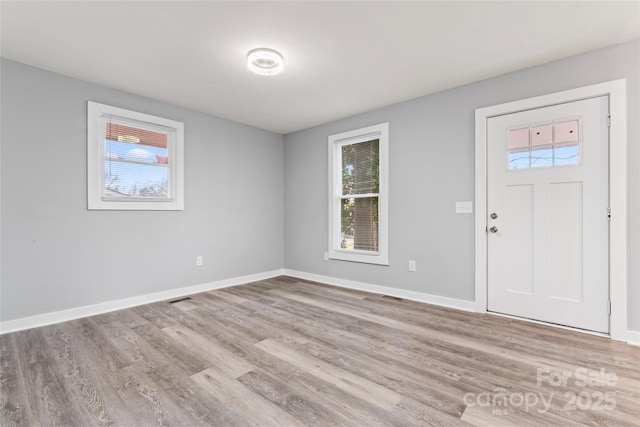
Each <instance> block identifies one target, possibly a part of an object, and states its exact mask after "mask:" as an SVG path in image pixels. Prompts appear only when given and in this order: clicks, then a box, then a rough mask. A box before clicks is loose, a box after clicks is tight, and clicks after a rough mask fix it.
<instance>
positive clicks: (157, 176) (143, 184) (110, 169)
mask: <svg viewBox="0 0 640 427" xmlns="http://www.w3.org/2000/svg"><path fill="white" fill-rule="evenodd" d="M105 137H106V140H105V141H104V171H103V173H104V189H103V194H102V198H103V199H114V198H123V199H127V198H169V196H170V189H169V150H168V145H167V134H166V133H164V132H157V131H153V130H149V129H142V128H141V127H136V126H135V125H127V124H123V123H119V122H116V121H115V120H114V119H112V118H108V119H107V120H106V122H105Z"/></svg>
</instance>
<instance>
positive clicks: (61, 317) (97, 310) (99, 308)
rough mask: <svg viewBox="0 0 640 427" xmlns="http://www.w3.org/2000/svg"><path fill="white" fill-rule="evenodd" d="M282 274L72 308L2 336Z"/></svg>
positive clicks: (9, 325)
mask: <svg viewBox="0 0 640 427" xmlns="http://www.w3.org/2000/svg"><path fill="white" fill-rule="evenodd" d="M283 274H284V270H273V271H266V272H263V273H257V274H250V275H247V276H241V277H234V278H231V279H224V280H218V281H215V282H209V283H203V284H200V285H193V286H187V287H184V288H177V289H170V290H167V291H162V292H154V293H152V294H145V295H139V296H135V297H130V298H124V299H119V300H113V301H107V302H103V303H99V304H92V305H87V306H84V307H77V308H71V309H68V310H61V311H55V312H51V313H44V314H38V315H36V316H30V317H23V318H20V319H15V320H8V321H5V322H0V335H2V334H7V333H9V332H17V331H21V330H24V329H31V328H38V327H40V326H47V325H52V324H54V323H60V322H66V321H68V320H74V319H79V318H82V317H88V316H95V315H96V314H102V313H107V312H110V311H116V310H122V309H124V308H129V307H135V306H138V305H143V304H149V303H152V302H157V301H163V300H167V299H171V298H178V297H183V296H187V295H193V294H197V293H200V292H206V291H211V290H214V289H222V288H228V287H230V286H236V285H242V284H245V283H250V282H256V281H259V280H265V279H270V278H272V277H277V276H281V275H283Z"/></svg>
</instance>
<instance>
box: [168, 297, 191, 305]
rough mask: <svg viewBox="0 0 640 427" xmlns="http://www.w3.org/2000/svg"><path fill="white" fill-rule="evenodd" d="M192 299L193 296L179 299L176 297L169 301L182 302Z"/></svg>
mask: <svg viewBox="0 0 640 427" xmlns="http://www.w3.org/2000/svg"><path fill="white" fill-rule="evenodd" d="M190 299H191V297H184V298H178V299H174V300H172V301H169V304H175V303H177V302H182V301H189V300H190Z"/></svg>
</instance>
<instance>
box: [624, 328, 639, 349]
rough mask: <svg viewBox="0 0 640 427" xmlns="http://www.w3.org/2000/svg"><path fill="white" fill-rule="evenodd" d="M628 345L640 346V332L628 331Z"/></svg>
mask: <svg viewBox="0 0 640 427" xmlns="http://www.w3.org/2000/svg"><path fill="white" fill-rule="evenodd" d="M627 343H629V344H631V345H638V346H640V331H632V330H631V329H629V330H627Z"/></svg>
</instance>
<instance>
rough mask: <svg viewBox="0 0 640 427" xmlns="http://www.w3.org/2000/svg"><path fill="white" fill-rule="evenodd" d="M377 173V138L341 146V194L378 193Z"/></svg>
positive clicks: (378, 160) (378, 167) (378, 171)
mask: <svg viewBox="0 0 640 427" xmlns="http://www.w3.org/2000/svg"><path fill="white" fill-rule="evenodd" d="M379 175H380V147H379V140H378V139H374V140H371V141H366V142H359V143H357V144H349V145H344V146H342V194H344V195H348V194H370V193H379V192H380V180H379Z"/></svg>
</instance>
